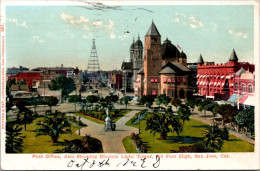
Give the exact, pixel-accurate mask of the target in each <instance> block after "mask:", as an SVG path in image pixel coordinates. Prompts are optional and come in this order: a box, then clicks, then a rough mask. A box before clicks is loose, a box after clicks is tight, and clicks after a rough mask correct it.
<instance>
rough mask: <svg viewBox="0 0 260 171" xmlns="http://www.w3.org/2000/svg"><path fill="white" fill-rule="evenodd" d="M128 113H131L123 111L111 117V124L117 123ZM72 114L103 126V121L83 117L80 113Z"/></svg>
mask: <svg viewBox="0 0 260 171" xmlns="http://www.w3.org/2000/svg"><path fill="white" fill-rule="evenodd" d="M129 112H131V111H130V110H125V111H124V112H122V113H121V114H119V115H117V116H116V117H112V118H113V119H112V122H116V121H118V120H119V119H120V118H122V117H123V116H125V115H126V114H128V113H129ZM74 114H75V115H77V116H80V117H83V118H85V119H88V120H90V121H92V122H95V123H98V124H105V121H102V120H99V119H95V118H93V117H90V116H86V115H83V114H81V113H74Z"/></svg>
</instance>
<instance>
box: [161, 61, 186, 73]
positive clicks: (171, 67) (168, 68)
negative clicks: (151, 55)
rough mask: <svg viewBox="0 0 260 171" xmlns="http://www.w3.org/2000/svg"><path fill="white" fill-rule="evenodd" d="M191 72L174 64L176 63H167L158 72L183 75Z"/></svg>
mask: <svg viewBox="0 0 260 171" xmlns="http://www.w3.org/2000/svg"><path fill="white" fill-rule="evenodd" d="M190 71H191V70H190V69H189V68H187V67H186V66H184V65H182V64H180V63H176V62H168V63H167V64H166V65H164V66H163V69H162V70H161V71H160V72H159V73H160V74H185V73H187V72H190Z"/></svg>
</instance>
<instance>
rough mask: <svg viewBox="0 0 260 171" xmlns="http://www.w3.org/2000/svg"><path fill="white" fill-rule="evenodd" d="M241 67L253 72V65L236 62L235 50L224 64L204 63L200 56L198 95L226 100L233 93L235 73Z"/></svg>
mask: <svg viewBox="0 0 260 171" xmlns="http://www.w3.org/2000/svg"><path fill="white" fill-rule="evenodd" d="M241 67H243V68H244V69H246V70H249V71H250V72H254V65H253V64H250V63H248V62H238V57H237V55H236V52H235V50H233V51H232V53H231V56H230V58H229V61H228V62H227V63H225V64H215V63H209V64H208V63H205V62H204V60H203V58H202V56H200V58H199V61H198V70H197V86H198V88H199V92H198V93H199V95H202V96H205V97H206V98H213V99H220V100H227V99H229V98H230V97H231V96H232V94H233V93H234V89H235V73H236V72H237V71H238V70H240V69H241Z"/></svg>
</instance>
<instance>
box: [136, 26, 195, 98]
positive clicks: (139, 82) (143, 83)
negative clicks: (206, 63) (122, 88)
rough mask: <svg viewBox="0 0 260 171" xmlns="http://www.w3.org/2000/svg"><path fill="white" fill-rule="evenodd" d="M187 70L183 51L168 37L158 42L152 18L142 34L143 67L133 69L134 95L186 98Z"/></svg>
mask: <svg viewBox="0 0 260 171" xmlns="http://www.w3.org/2000/svg"><path fill="white" fill-rule="evenodd" d="M191 74H192V72H191V70H190V69H189V68H188V67H187V56H186V54H185V53H184V52H183V51H182V52H179V50H178V49H177V48H176V47H175V46H174V45H173V44H172V43H171V41H170V40H168V38H167V39H166V40H165V41H163V44H161V35H160V33H159V31H158V29H157V27H156V26H155V24H154V22H152V24H151V26H150V28H149V29H148V31H147V33H146V35H145V47H144V61H143V68H141V69H140V70H139V71H138V72H137V78H136V80H135V84H134V93H135V95H136V96H138V97H141V96H143V95H154V96H158V95H161V94H165V95H167V96H169V97H171V98H182V99H183V98H185V99H186V98H189V97H191V96H192V93H193V92H192V87H191Z"/></svg>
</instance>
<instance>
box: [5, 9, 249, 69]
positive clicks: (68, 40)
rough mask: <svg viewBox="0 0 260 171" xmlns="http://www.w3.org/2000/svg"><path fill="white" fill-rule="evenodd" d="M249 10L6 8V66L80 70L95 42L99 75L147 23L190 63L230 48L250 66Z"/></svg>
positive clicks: (115, 64)
mask: <svg viewBox="0 0 260 171" xmlns="http://www.w3.org/2000/svg"><path fill="white" fill-rule="evenodd" d="M253 9H254V8H253V6H245V5H244V6H237V5H236V6H215V5H211V6H110V7H104V6H93V5H88V6H8V7H6V45H7V48H6V52H7V67H13V66H15V67H17V66H20V65H22V66H25V67H29V68H31V69H32V68H34V67H38V66H53V67H55V66H60V65H61V64H63V65H64V66H72V67H76V66H78V67H79V69H82V70H85V69H87V66H88V60H89V56H90V52H91V47H92V39H96V47H97V51H98V58H99V63H100V66H101V69H102V70H112V69H120V67H121V63H122V61H123V60H125V61H129V58H130V57H129V47H130V45H131V43H132V41H133V37H135V39H137V36H138V34H139V35H140V38H141V40H142V41H143V42H144V36H145V34H146V32H147V30H148V28H149V27H150V25H151V22H152V20H153V21H154V23H155V25H156V26H157V28H158V30H159V32H160V34H161V36H162V38H161V39H162V41H163V40H165V39H166V37H168V39H170V40H171V41H172V43H173V44H174V45H175V46H177V45H179V46H180V47H181V50H183V51H184V52H185V53H186V54H187V58H188V62H195V61H197V60H198V57H199V55H200V54H202V56H203V58H204V61H215V62H217V63H224V62H226V61H227V60H228V58H229V56H230V54H231V52H232V49H233V48H234V49H235V50H236V52H237V55H238V58H239V60H240V61H249V62H254V61H253V50H254V49H253V45H254V29H253V28H254V19H253V15H254V11H253Z"/></svg>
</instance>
